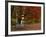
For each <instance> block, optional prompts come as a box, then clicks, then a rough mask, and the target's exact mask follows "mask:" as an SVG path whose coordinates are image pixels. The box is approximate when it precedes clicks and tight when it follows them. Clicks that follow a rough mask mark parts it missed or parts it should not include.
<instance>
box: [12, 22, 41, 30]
mask: <svg viewBox="0 0 46 37" xmlns="http://www.w3.org/2000/svg"><path fill="white" fill-rule="evenodd" d="M40 29H41V24H40V23H36V24H25V25H24V26H18V27H17V28H16V27H15V26H14V27H12V31H21V30H40Z"/></svg>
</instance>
